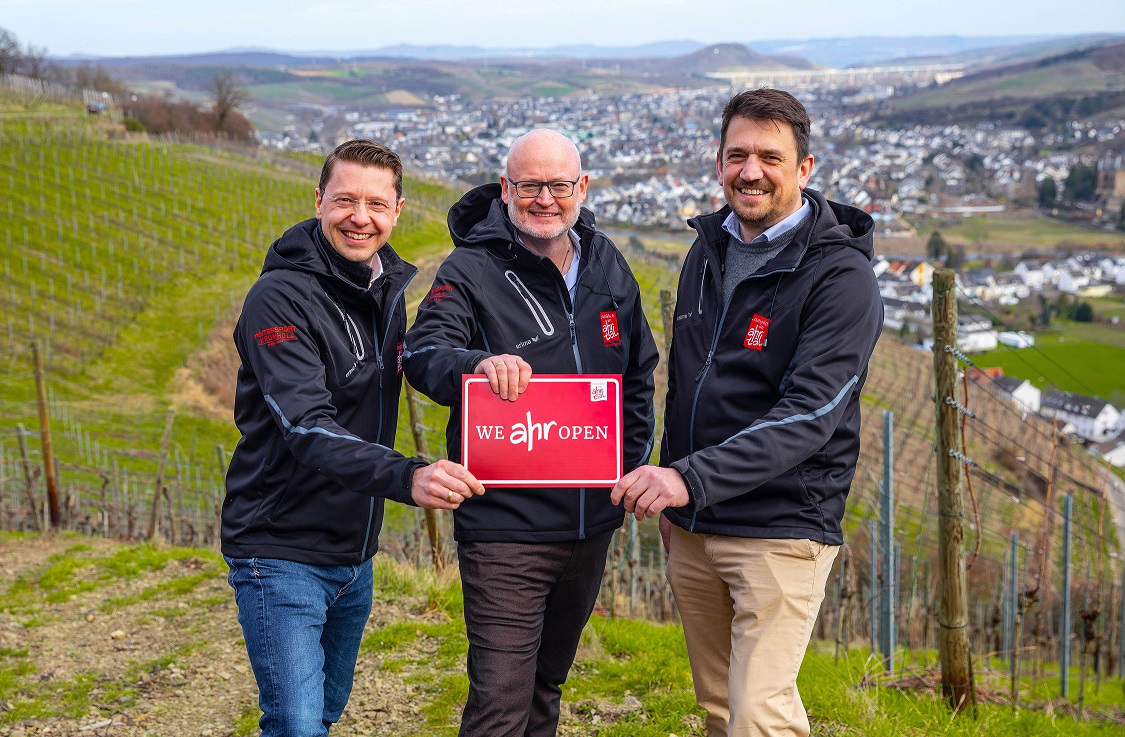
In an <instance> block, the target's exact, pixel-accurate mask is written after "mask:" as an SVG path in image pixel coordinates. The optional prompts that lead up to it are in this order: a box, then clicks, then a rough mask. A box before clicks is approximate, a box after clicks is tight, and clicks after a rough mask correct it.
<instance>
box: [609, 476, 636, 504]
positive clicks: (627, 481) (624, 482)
mask: <svg viewBox="0 0 1125 737" xmlns="http://www.w3.org/2000/svg"><path fill="white" fill-rule="evenodd" d="M639 472H640V469H639V468H638V469H637V470H635V471H630V472H629V473H627V474H625V475H624V476H622V477H621V479H620V480H619V481H618V482H617V483H616V484H614V485H613V490H612V491H610V492H609V500H610V501H611V502H613V503H614V504H620V503H621V500H622V498H624V496H625V493H626V492H627V491H629V488H630V487H631V486H632V485H633V484H634V483H635V482H636V480H637V478H638V477H639Z"/></svg>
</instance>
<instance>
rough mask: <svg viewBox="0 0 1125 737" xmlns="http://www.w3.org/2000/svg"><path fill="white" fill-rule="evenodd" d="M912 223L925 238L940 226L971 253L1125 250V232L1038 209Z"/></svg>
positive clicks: (943, 233)
mask: <svg viewBox="0 0 1125 737" xmlns="http://www.w3.org/2000/svg"><path fill="white" fill-rule="evenodd" d="M911 224H912V225H913V226H914V227H915V228H916V229H917V231H918V234H919V236H921V237H923V238H929V236H930V234H931V233H933V232H934V231H935V230H940V231H941V234H942V236H944V237H945V239H946V241H948V242H950V243H958V244H961V245H964V246H965V248H966V250H967V251H969V252H970V253H977V252H983V253H990V252H993V251H1001V252H1009V253H1021V252H1025V251H1034V250H1052V249H1056V248H1059V249H1066V248H1070V249H1101V250H1107V251H1114V252H1121V251H1125V232H1122V231H1107V230H1095V229H1092V228H1088V227H1085V226H1083V225H1080V224H1077V223H1068V222H1064V221H1062V220H1058V219H1056V218H1051V217H1047V216H1046V215H1043V214H1041V213H1039V212H1038V211H1035V210H1014V211H1011V212H1006V213H1000V214H995V215H985V216H974V217H970V218H960V217H957V218H942V219H938V218H913V219H912V222H911Z"/></svg>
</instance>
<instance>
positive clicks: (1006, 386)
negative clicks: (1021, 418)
mask: <svg viewBox="0 0 1125 737" xmlns="http://www.w3.org/2000/svg"><path fill="white" fill-rule="evenodd" d="M992 385H993V386H995V387H996V388H997V389H998V390H999V391H1001V392H1003V393H1004V394H1006V395H1007V396H1008V397H1009V398H1010V399H1011V401H1012V403H1013V404H1014V405H1016V409H1017V410H1019V411H1020V412H1025V413H1026V412H1038V411H1039V402H1040V399H1041V397H1042V392H1040V391H1039V390H1038V389H1036V388H1035V387H1034V386H1032V385H1031V382H1030V381H1028V380H1026V379H1017V378H1016V377H1014V376H997V377H996V378H995V379H993V380H992Z"/></svg>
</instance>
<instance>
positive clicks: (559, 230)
mask: <svg viewBox="0 0 1125 737" xmlns="http://www.w3.org/2000/svg"><path fill="white" fill-rule="evenodd" d="M508 218H509V219H511V221H512V224H513V225H515V226H516V230H518V231H519V233H520V235H522V236H525V237H528V238H534V239H536V240H540V241H553V240H555V239H556V238H558V237H560V236H561V235H562V234H563V233H566V232H567V231H569V230H570V229H571V228H573V227H574V223H576V222H578V219H577V218H575V220H574V223H568V222H567V221H566V214H565V212H564V213H563V214H562V215H561V216H560V217H559V221H558V226H557V227H555V228H552V229H551V230H549V231H544V232H541V230H542V228H543V227H544V226H545V223H541V222H538V221H537V220H536V218H535V216H534V215H532V214H531V213H530V212H529V211H528V210H527V209H525V208H521V207H518V206H516V204H515V203H514V202H509V203H508Z"/></svg>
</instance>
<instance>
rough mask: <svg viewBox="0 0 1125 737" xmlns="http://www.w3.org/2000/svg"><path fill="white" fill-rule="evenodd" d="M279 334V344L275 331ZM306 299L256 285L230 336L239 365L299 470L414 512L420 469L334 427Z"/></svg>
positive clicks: (289, 290)
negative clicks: (412, 490) (410, 507)
mask: <svg viewBox="0 0 1125 737" xmlns="http://www.w3.org/2000/svg"><path fill="white" fill-rule="evenodd" d="M278 327H280V328H282V336H280V337H285V336H288V337H286V339H284V340H278V339H277V337H273V338H271V337H270V336H271V335H273V336H277V333H276V332H271V331H275V330H276V329H277V328H278ZM320 330H321V326H320V322H319V320H318V319H317V317H316V315H315V313H314V311H313V310H311V309H310V304H309V301H308V298H307V296H305V295H302V294H301V293H300V290H299V289H297V288H295V287H293V286H292V285H289V284H284V283H279V282H276V281H266V282H259V284H258V285H257V286H256V288H254V289H252V290H251V292H250V294H249V295H248V296H247V298H246V304H245V306H244V307H243V311H242V316H241V317H240V318H239V321H238V326H237V327H236V328H235V334H234V338H235V343H236V345H237V347H238V352H239V355H240V357H241V359H242V361H243V362H244V363H245V364H246V365H247V366H248V367H249V368H250V370H251V371H253V373H254V377H255V378H256V380H257V382H258V387H259V388H260V389H261V392H262V397H263V399H264V401H265V403H266V404H267V405H268V406H269V409H270V413H271V414H272V416H273V419H274V422H276V423H277V426H278V429H279V431H280V432H281V435H282V437H283V438H284V440H285V445H286V446H287V447H288V448H289V451H290V452H291V453H292V454H293V455H294V456H295V457H296V459H297V461H298V462H299V463H301V464H302V465H304V466H307V467H309V468H312V469H313V470H315V471H316V472H317V473H319V474H321V475H323V476H326V477H328V478H330V479H332V480H334V481H336V482H337V483H339V484H340V485H341V486H343V487H344V488H346V489H350V490H352V491H355V492H359V493H362V494H367V495H369V496H378V497H385V498H387V499H393V500H395V501H398V502H402V503H404V504H413V503H414V502H413V501H412V500H411V497H410V486H411V482H412V481H413V475H414V471H415V470H416V469H417V468H419V467H421V466H424V465H425V463H423V462H422V461H419V460H417V459H414V458H407V457H406V456H403V455H402V454H401V453H399V452H397V451H395V450H394V449H393V448H388V447H386V446H384V445H380V444H378V443H375V442H370V441H367V440H363V439H361V438H359V437H357V436H356V435H355V434H353V433H352V432H351V431H349V430H348V429H347V428H345V427H341V426H340V425H339V424H338V423H337V422H336V407H335V405H334V403H333V398H332V394H331V393H330V392H329V390H328V388H327V386H326V383H325V366H324V360H323V358H322V357H321V355H320V347H319V343H318V341H317V337H318V335H319V334H320Z"/></svg>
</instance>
